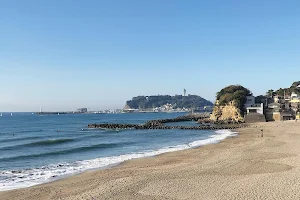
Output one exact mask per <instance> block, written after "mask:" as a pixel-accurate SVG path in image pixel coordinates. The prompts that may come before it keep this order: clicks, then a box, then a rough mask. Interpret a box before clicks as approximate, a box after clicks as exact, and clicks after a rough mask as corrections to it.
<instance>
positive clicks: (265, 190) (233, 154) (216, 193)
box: [0, 121, 300, 200]
mask: <svg viewBox="0 0 300 200" xmlns="http://www.w3.org/2000/svg"><path fill="white" fill-rule="evenodd" d="M261 129H263V132H264V137H258V133H260V132H261ZM237 131H238V132H239V135H238V136H236V137H233V138H228V139H226V140H224V141H222V142H221V143H218V144H211V145H207V146H202V147H199V148H195V149H189V150H184V151H178V152H172V153H166V154H162V155H159V156H156V157H151V158H142V159H136V160H131V161H127V162H124V163H122V164H121V165H118V166H116V167H113V168H110V169H105V170H95V171H89V172H85V173H82V174H79V175H75V176H72V177H68V178H65V179H62V180H58V181H55V182H51V183H47V184H42V185H38V186H34V187H30V188H24V189H17V190H11V191H6V192H0V199H1V200H2V199H9V200H13V199H31V200H34V199H37V200H41V199H43V200H46V199H55V200H57V199H72V200H73V199H205V200H209V199H300V122H295V121H285V122H270V123H257V124H252V125H251V127H250V128H244V129H241V130H237Z"/></svg>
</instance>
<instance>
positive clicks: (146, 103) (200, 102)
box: [126, 95, 213, 109]
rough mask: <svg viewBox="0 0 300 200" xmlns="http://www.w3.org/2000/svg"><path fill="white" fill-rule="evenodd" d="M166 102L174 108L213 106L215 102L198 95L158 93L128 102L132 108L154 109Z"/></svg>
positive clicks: (134, 98)
mask: <svg viewBox="0 0 300 200" xmlns="http://www.w3.org/2000/svg"><path fill="white" fill-rule="evenodd" d="M165 104H172V106H173V108H175V109H176V108H203V107H204V106H212V105H213V103H212V102H210V101H207V100H206V99H204V98H202V97H200V96H197V95H188V96H182V95H175V96H170V95H158V96H137V97H133V98H132V100H129V101H127V102H126V105H127V106H128V107H130V108H132V109H152V108H156V107H161V106H163V105H165Z"/></svg>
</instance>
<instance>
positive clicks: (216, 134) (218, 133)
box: [0, 129, 237, 192]
mask: <svg viewBox="0 0 300 200" xmlns="http://www.w3.org/2000/svg"><path fill="white" fill-rule="evenodd" d="M235 136H237V132H234V131H232V130H228V129H224V130H214V131H212V135H210V136H209V137H207V138H204V139H199V140H195V141H191V142H189V143H182V144H178V145H175V146H165V147H161V148H159V149H153V150H151V151H141V152H131V153H127V154H122V155H116V156H110V157H99V158H94V159H91V160H82V161H75V162H74V163H80V162H82V163H86V164H90V165H93V164H94V163H97V164H96V166H92V167H86V168H84V169H79V170H77V171H74V172H66V173H65V174H61V175H56V174H53V175H52V177H50V178H48V179H47V180H33V181H30V180H27V181H26V182H27V184H26V182H25V183H21V184H18V185H7V186H4V185H3V186H4V187H3V188H0V192H4V191H11V190H18V189H23V188H29V187H34V186H37V185H42V184H47V183H51V182H55V181H59V180H61V179H65V178H68V177H71V176H76V175H78V174H81V173H85V172H87V171H96V170H105V169H109V168H112V167H115V166H118V165H120V164H122V163H124V162H126V161H130V160H135V159H141V158H149V157H154V156H159V155H161V154H165V153H170V152H177V151H183V150H187V149H192V148H199V147H201V146H205V145H209V144H216V143H219V142H220V141H222V140H224V139H226V138H228V137H235ZM103 160H106V163H103ZM107 162H108V163H107ZM74 163H73V164H74ZM67 164H68V163H67ZM70 164H72V163H70ZM52 165H54V166H59V165H61V166H64V165H65V164H60V163H56V164H52ZM32 170H34V169H32ZM58 170H59V169H58ZM60 170H61V169H60ZM21 173H22V174H21V176H24V175H23V174H24V172H21ZM27 173H29V172H27ZM42 173H46V174H48V173H51V171H47V170H46V171H43V172H42ZM16 177H17V176H16ZM21 180H22V179H21ZM25 185H27V186H25Z"/></svg>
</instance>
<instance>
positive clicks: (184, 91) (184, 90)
mask: <svg viewBox="0 0 300 200" xmlns="http://www.w3.org/2000/svg"><path fill="white" fill-rule="evenodd" d="M183 96H184V97H185V96H186V89H183Z"/></svg>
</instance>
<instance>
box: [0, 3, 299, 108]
mask: <svg viewBox="0 0 300 200" xmlns="http://www.w3.org/2000/svg"><path fill="white" fill-rule="evenodd" d="M299 7H300V1H297V0H295V1H288V0H285V1H283V0H282V1H280V0H277V1H274V0H263V1H261V0H252V1H240V0H228V1H221V0H211V1H199V0H185V1H183V0H180V1H179V0H145V1H141V0H127V1H124V0H118V1H117V0H109V1H104V0H103V1H102V0H76V1H73V0H43V1H40V0H26V1H23V0H19V1H17V0H0V27H1V28H0V82H1V83H2V84H1V86H0V111H1V112H6V111H8V112H11V111H32V112H33V111H39V109H40V106H42V107H43V110H45V111H67V110H76V109H77V108H79V107H87V108H89V109H90V110H99V109H113V108H123V107H124V105H125V102H126V100H129V99H131V98H132V97H133V96H138V95H158V94H160V95H164V94H168V95H175V94H182V91H183V89H184V88H185V89H186V90H187V93H188V94H196V95H200V96H201V97H203V98H205V99H208V100H210V101H214V100H215V94H216V92H218V91H219V90H220V89H222V88H223V87H225V86H228V85H232V84H240V85H242V86H244V87H246V88H248V89H250V90H251V91H252V92H253V93H254V95H260V94H265V93H266V91H267V90H269V89H278V88H280V87H289V86H290V85H291V84H292V83H293V82H294V81H299V80H300V77H299V74H300V67H299V64H300V56H299V53H300V23H299V21H300V12H299Z"/></svg>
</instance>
